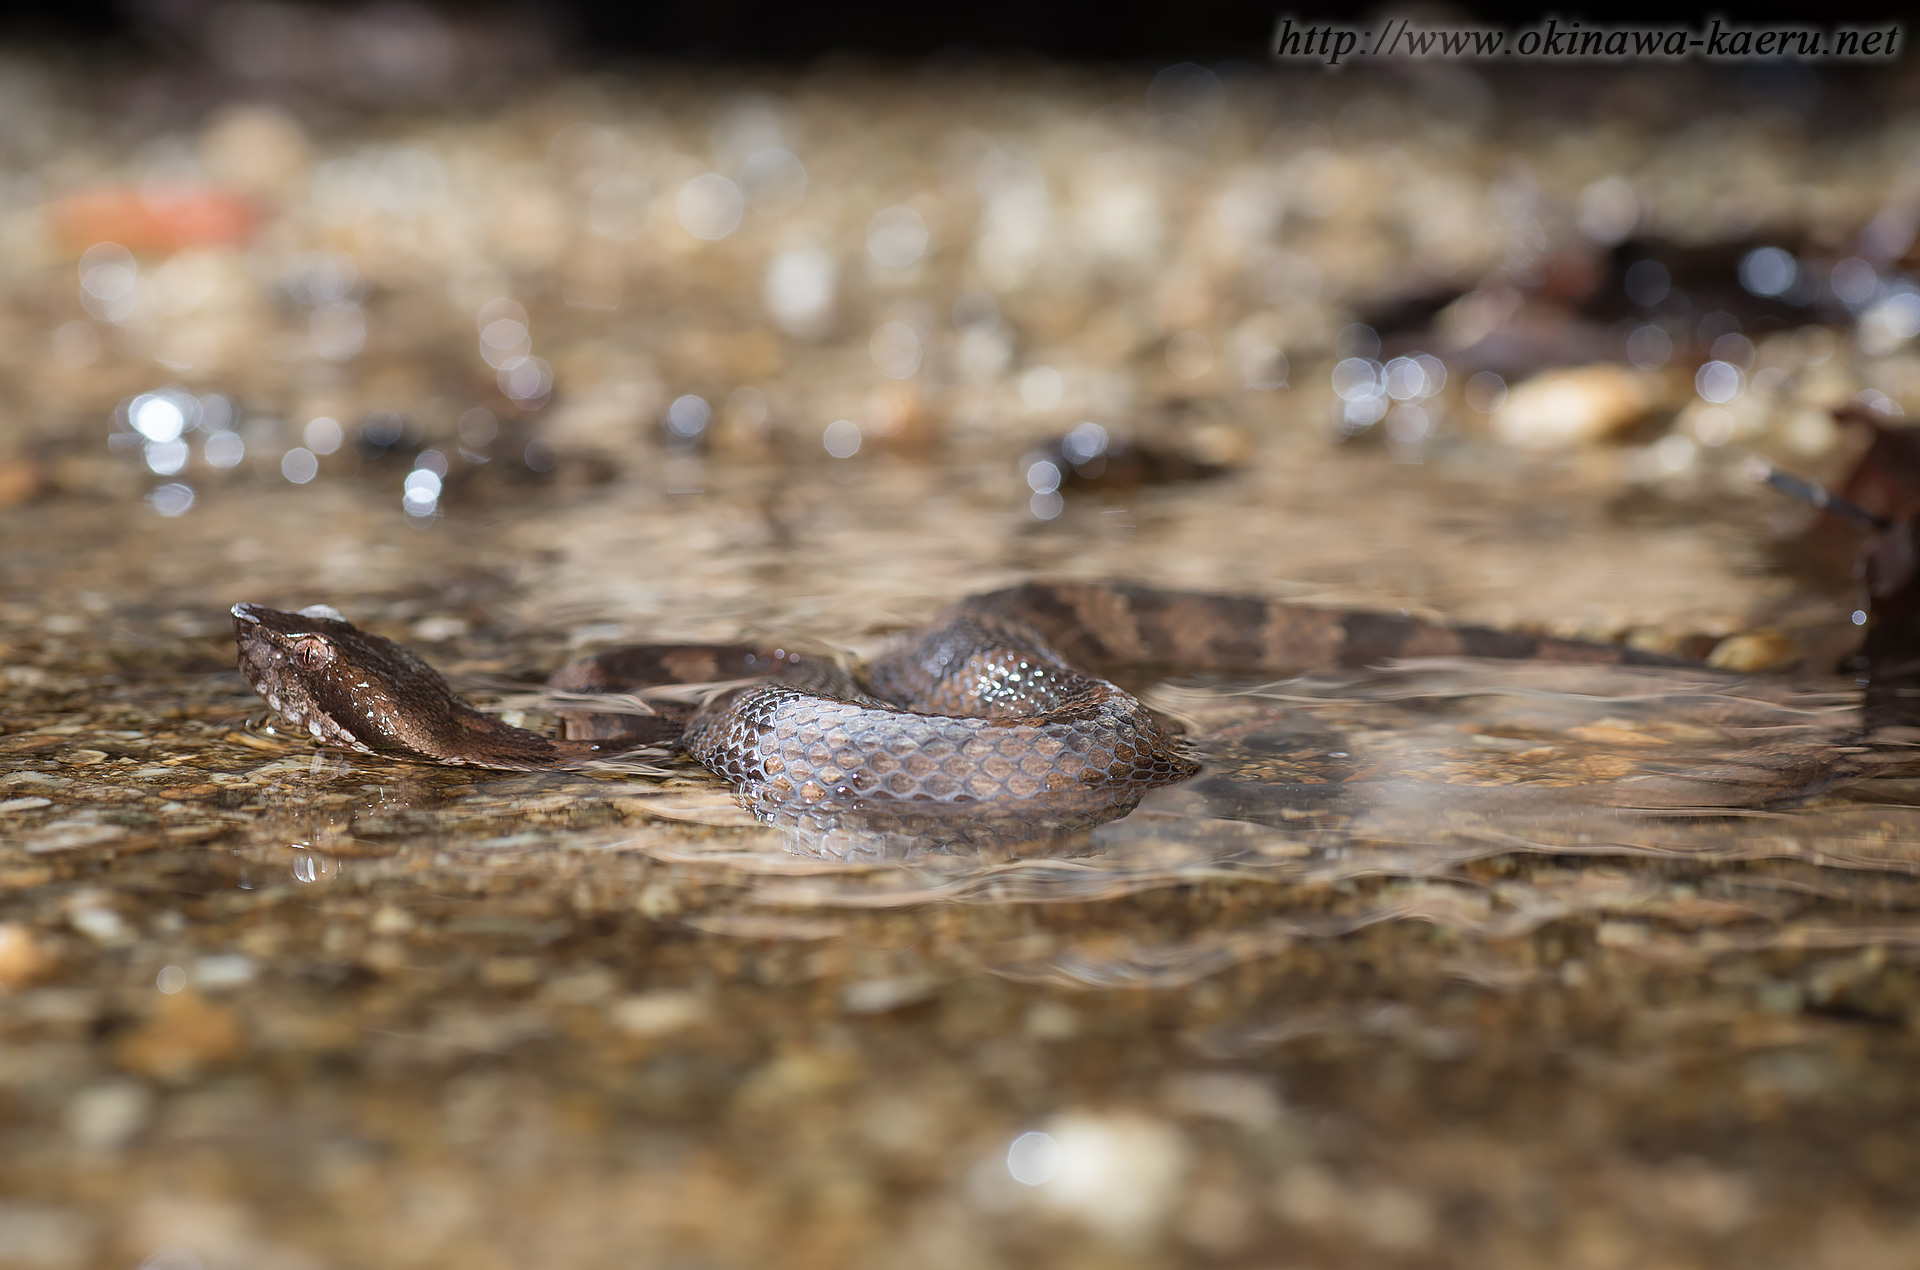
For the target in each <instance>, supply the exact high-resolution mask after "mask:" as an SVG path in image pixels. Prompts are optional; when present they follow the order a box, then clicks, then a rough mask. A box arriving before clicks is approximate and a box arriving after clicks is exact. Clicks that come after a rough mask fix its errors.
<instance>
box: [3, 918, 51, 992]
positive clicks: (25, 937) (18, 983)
mask: <svg viewBox="0 0 1920 1270" xmlns="http://www.w3.org/2000/svg"><path fill="white" fill-rule="evenodd" d="M50 962H51V958H49V957H48V956H47V954H46V952H45V950H43V949H42V948H41V947H40V945H39V943H38V942H37V941H36V940H35V939H34V937H33V933H32V932H31V931H29V930H28V929H27V928H26V927H25V926H22V925H20V924H19V923H18V922H0V987H4V988H6V989H8V990H9V991H18V990H19V989H21V988H24V987H26V986H27V985H28V984H30V983H32V982H33V981H34V980H35V979H38V978H39V977H40V976H41V975H42V974H44V973H46V970H47V967H48V965H49V964H50Z"/></svg>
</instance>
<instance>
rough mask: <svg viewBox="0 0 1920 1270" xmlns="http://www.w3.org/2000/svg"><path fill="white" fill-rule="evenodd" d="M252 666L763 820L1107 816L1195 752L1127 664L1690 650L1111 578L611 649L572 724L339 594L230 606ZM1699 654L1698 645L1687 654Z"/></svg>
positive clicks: (458, 739) (558, 681)
mask: <svg viewBox="0 0 1920 1270" xmlns="http://www.w3.org/2000/svg"><path fill="white" fill-rule="evenodd" d="M232 614H233V623H234V632H235V637H236V641H237V643H238V648H239V667H240V670H241V672H242V674H243V676H244V677H245V679H246V681H247V683H248V684H249V685H250V686H251V687H252V688H253V689H254V691H255V692H257V693H258V694H259V695H260V696H261V697H262V698H263V699H264V700H265V701H266V703H267V705H268V706H269V707H270V708H271V709H272V710H273V711H274V712H275V713H276V714H277V715H279V716H280V718H281V719H283V720H284V721H285V722H286V723H288V724H290V725H291V726H292V727H293V728H295V729H298V730H301V731H304V732H306V733H308V734H309V735H311V736H312V738H313V739H314V740H315V741H317V742H319V743H321V744H322V745H329V744H331V745H336V746H340V747H343V748H346V749H350V750H354V751H357V752H359V753H362V754H368V755H377V756H382V757H385V758H389V759H397V760H402V761H412V762H420V763H436V764H446V765H453V766H465V767H477V768H491V769H498V770H506V771H540V770H565V769H569V768H579V767H582V766H586V765H589V764H592V763H594V762H596V761H600V760H606V759H609V758H614V757H617V756H618V755H620V754H622V753H624V752H628V751H632V750H635V749H636V748H637V747H643V746H654V747H659V746H663V745H665V746H669V747H678V749H679V750H681V751H683V752H684V753H685V754H686V755H687V756H689V757H690V758H692V759H693V760H694V761H695V762H697V763H699V764H701V765H703V766H704V767H706V768H707V769H708V770H710V771H711V772H713V773H714V774H715V775H717V776H719V777H720V778H722V779H723V780H725V781H726V782H727V783H728V784H729V785H731V786H732V787H733V789H734V790H735V792H736V793H737V794H738V795H739V796H740V798H741V799H742V801H743V802H744V803H745V805H746V806H747V807H748V808H749V809H750V810H753V811H754V812H755V813H756V814H758V815H760V816H762V818H773V817H776V816H779V815H783V814H784V815H791V814H793V813H795V812H804V811H808V810H818V809H823V808H834V807H838V808H867V809H872V810H880V811H893V812H938V811H941V810H965V811H972V812H975V813H980V812H986V813H994V812H998V813H1004V814H1008V815H1013V816H1024V817H1033V816H1040V815H1053V816H1056V817H1067V816H1073V815H1082V816H1086V815H1091V816H1094V817H1096V818H1106V817H1108V816H1110V815H1113V814H1121V813H1123V812H1124V811H1125V810H1128V809H1130V808H1131V807H1132V806H1134V805H1135V804H1136V803H1137V802H1138V801H1139V799H1140V798H1141V797H1142V796H1143V795H1144V794H1145V793H1146V792H1147V791H1148V790H1151V789H1154V788H1157V787H1160V786H1164V785H1170V784H1174V783H1176V782H1179V781H1182V780H1185V779H1187V778H1189V777H1191V776H1193V775H1194V774H1195V773H1196V772H1197V771H1198V770H1199V764H1198V763H1197V762H1196V761H1195V759H1194V757H1193V755H1192V754H1191V753H1190V751H1189V748H1188V745H1187V743H1186V739H1185V738H1184V737H1183V736H1182V735H1181V734H1180V732H1179V729H1178V727H1177V726H1176V725H1174V724H1171V723H1169V722H1167V721H1164V720H1162V719H1160V718H1158V717H1156V715H1155V714H1154V712H1153V711H1151V710H1150V709H1148V707H1147V706H1146V705H1145V704H1143V703H1142V702H1141V701H1140V700H1139V699H1138V698H1137V697H1135V696H1134V695H1133V694H1132V693H1130V692H1128V691H1127V690H1125V689H1124V688H1122V687H1121V686H1120V685H1119V684H1117V683H1116V682H1114V679H1115V678H1116V677H1121V676H1127V675H1132V676H1135V677H1139V676H1143V675H1152V674H1155V673H1161V674H1165V673H1194V672H1225V673H1235V674H1255V675H1260V676H1263V677H1274V678H1277V677H1282V676H1288V675H1295V674H1302V673H1308V672H1314V671H1323V670H1339V669H1355V668H1363V667H1369V666H1375V665H1379V664H1381V663H1384V662H1388V661H1391V660H1394V659H1400V658H1410V657H1448V656H1453V657H1486V658H1537V659H1545V660H1552V661H1561V662H1576V663H1587V664H1615V665H1649V664H1653V665H1667V666H1671V665H1674V664H1676V659H1674V658H1671V657H1667V656H1663V655H1660V654H1655V653H1650V652H1644V651H1642V650H1639V649H1636V648H1633V647H1629V646H1626V645H1621V644H1600V643H1587V642H1582V641H1578V640H1568V639H1559V638H1554V637H1551V636H1546V635H1539V634H1533V633H1528V632H1524V631H1512V630H1500V629H1494V628H1488V627H1481V626H1470V625H1453V624H1448V623H1445V622H1437V621H1431V620H1427V619H1424V618H1421V617H1417V616H1409V615H1406V614H1404V613H1401V614H1393V613H1377V612H1362V611H1351V610H1340V609H1331V608H1321V607H1315V606H1312V605H1306V604H1301V603H1297V602H1288V601H1282V600H1274V599H1268V598H1263V597H1259V596H1247V595H1222V594H1210V593H1204V592H1195V591H1182V590H1173V589H1166V588H1159V587H1152V586H1144V585H1136V584H1130V583H1119V582H1047V581H1033V582H1027V583H1024V584H1022V585H1019V586H1014V587H1010V588H1007V589H1003V590H998V591H992V592H988V593H986V594H982V595H975V596H971V597H968V598H966V599H963V600H960V601H958V602H957V603H954V604H952V605H951V606H950V607H948V608H947V609H946V610H945V611H944V612H943V613H941V614H940V615H939V616H938V617H937V618H935V620H934V621H933V622H932V623H930V624H929V625H928V626H927V627H926V628H924V629H923V630H921V631H919V632H918V633H917V634H915V635H912V636H910V637H908V638H906V639H903V640H900V641H898V642H897V643H896V644H895V645H894V646H893V647H892V648H890V649H889V650H888V651H886V652H884V653H883V654H881V655H880V656H878V657H876V658H874V659H872V660H871V661H870V662H869V663H868V664H866V665H865V666H864V667H859V666H848V665H845V664H842V663H841V662H839V661H838V660H836V659H834V658H831V657H823V656H814V655H806V654H802V653H799V652H795V651H790V650H788V649H787V648H785V647H779V646H774V647H767V646H760V645H750V644H705V645H696V644H678V645H675V644H652V645H627V646H620V647H614V648H608V649H605V650H602V651H600V652H597V653H592V654H589V655H587V656H585V657H582V658H580V659H578V660H576V661H574V662H571V663H569V664H568V665H566V666H564V667H562V668H561V669H560V670H559V671H557V672H555V673H554V674H553V676H552V677H551V678H549V680H548V681H547V687H548V688H549V689H551V690H553V691H555V692H557V693H564V694H568V699H569V700H571V701H574V702H576V703H577V702H580V701H583V700H584V701H587V702H589V706H588V708H584V709H583V708H577V707H576V708H574V709H572V710H563V711H559V712H558V713H561V714H562V715H563V716H565V717H566V724H567V726H566V735H564V736H560V737H551V736H547V735H545V734H543V733H540V732H536V731H533V730H530V729H527V728H521V727H516V726H513V725H511V724H509V723H507V722H505V721H504V720H502V719H500V718H499V717H497V716H495V715H490V714H486V713H483V712H481V711H480V710H477V709H475V708H474V707H473V706H472V705H470V704H468V703H467V702H466V701H464V700H462V699H461V698H460V697H459V696H458V695H457V694H456V693H455V692H454V691H453V690H452V689H451V688H450V687H449V686H448V684H447V682H446V680H445V679H444V678H443V677H442V676H441V675H440V674H439V673H438V672H437V671H435V670H434V669H433V668H432V667H431V666H430V665H429V664H428V663H427V662H426V661H425V660H423V659H422V658H421V657H420V656H419V655H418V654H417V653H415V652H413V651H412V650H411V649H408V648H406V647H405V646H403V645H401V644H398V643H395V642H394V641H392V640H390V639H387V638H385V637H384V636H381V635H378V634H374V633H372V632H370V631H364V630H361V629H359V628H358V627H356V626H354V625H353V624H352V623H351V622H349V621H347V620H346V618H345V617H344V616H343V615H342V614H341V613H340V612H339V611H338V610H336V609H334V608H332V607H330V606H327V605H313V606H309V607H307V608H303V609H299V610H294V611H288V610H281V609H274V608H269V607H267V606H265V605H260V604H251V603H242V604H236V605H234V606H233V609H232ZM1687 664H1691V663H1687ZM688 682H704V683H711V684H718V685H720V686H719V688H718V689H717V690H716V691H714V692H711V693H709V694H708V695H707V697H706V699H705V700H703V701H700V702H699V703H698V704H694V705H686V706H682V707H679V708H677V709H676V708H673V707H671V706H663V707H661V708H659V709H657V710H656V712H655V713H654V714H652V715H639V716H636V715H633V714H630V713H624V714H623V713H618V712H610V711H604V710H603V711H595V710H593V709H592V708H591V706H590V703H591V698H592V696H593V695H595V694H609V693H633V692H636V691H641V690H644V689H647V688H649V687H655V686H658V685H663V684H673V683H688Z"/></svg>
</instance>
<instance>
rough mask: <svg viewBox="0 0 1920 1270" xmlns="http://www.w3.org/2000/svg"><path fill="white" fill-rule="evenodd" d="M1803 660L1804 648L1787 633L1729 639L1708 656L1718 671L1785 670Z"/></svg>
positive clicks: (1747, 634) (1751, 633) (1761, 632)
mask: <svg viewBox="0 0 1920 1270" xmlns="http://www.w3.org/2000/svg"><path fill="white" fill-rule="evenodd" d="M1799 660H1800V645H1799V644H1798V643H1796V642H1795V641H1794V639H1793V637H1792V636H1790V635H1788V634H1787V633H1786V632H1784V631H1777V630H1771V629H1768V630H1758V631H1745V632H1742V633H1741V634H1739V635H1729V636H1727V638H1725V639H1723V640H1721V641H1720V642H1719V643H1718V644H1715V645H1714V646H1713V651H1712V652H1710V653H1708V654H1707V665H1709V666H1712V667H1713V668H1714V669H1715V670H1741V671H1758V670H1781V669H1784V668H1785V667H1787V666H1789V665H1791V664H1793V663H1794V662H1796V661H1799Z"/></svg>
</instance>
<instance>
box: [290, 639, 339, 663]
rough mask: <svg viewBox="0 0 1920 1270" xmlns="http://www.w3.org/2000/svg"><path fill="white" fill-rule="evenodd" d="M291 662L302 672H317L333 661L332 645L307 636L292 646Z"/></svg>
mask: <svg viewBox="0 0 1920 1270" xmlns="http://www.w3.org/2000/svg"><path fill="white" fill-rule="evenodd" d="M293 660H294V661H295V662H297V663H298V664H299V666H300V669H302V670H319V669H321V668H322V667H324V666H325V665H326V664H327V663H328V662H331V661H332V660H333V645H331V644H329V643H327V641H326V640H324V639H321V638H319V637H318V636H314V635H309V636H307V637H306V638H305V639H303V640H301V641H300V642H299V643H297V644H295V645H294V646H293Z"/></svg>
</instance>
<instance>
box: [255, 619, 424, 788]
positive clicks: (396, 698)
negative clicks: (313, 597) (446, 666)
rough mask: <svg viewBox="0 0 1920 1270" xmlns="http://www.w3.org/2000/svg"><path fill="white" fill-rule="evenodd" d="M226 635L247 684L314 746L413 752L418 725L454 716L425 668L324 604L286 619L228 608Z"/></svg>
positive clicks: (421, 663)
mask: <svg viewBox="0 0 1920 1270" xmlns="http://www.w3.org/2000/svg"><path fill="white" fill-rule="evenodd" d="M233 633H234V638H235V640H236V641H237V642H238V643H239V646H240V673H241V674H243V675H245V676H246V680H247V683H248V684H249V685H251V686H252V688H253V690H254V691H255V692H257V693H259V694H260V695H261V696H262V697H263V698H265V699H266V703H267V704H268V705H269V706H271V707H273V710H274V712H275V713H276V714H278V715H280V717H281V718H283V719H285V720H286V721H287V722H289V723H291V724H293V725H294V726H295V727H299V728H305V729H306V730H307V731H308V732H309V733H311V734H312V735H313V738H314V740H316V741H330V742H333V743H335V744H338V745H345V746H349V747H351V748H353V749H356V750H361V751H365V752H375V751H385V752H393V751H401V752H409V751H410V752H418V750H419V746H418V744H417V738H415V737H413V736H412V735H411V733H412V731H414V730H415V729H416V728H417V726H418V721H419V720H421V719H423V718H424V719H432V718H434V717H435V716H437V715H443V714H445V713H446V712H448V711H450V710H454V709H457V708H461V707H460V705H459V703H458V701H457V699H456V698H454V696H453V694H452V692H451V691H450V690H449V689H448V688H447V685H446V681H445V680H443V679H441V678H440V676H439V675H438V674H437V673H435V671H434V669H433V667H431V666H429V665H427V664H426V663H425V662H424V661H421V660H420V659H419V658H418V657H416V656H415V655H414V654H413V653H411V652H409V651H408V650H407V649H405V648H402V647H401V646H400V645H398V644H396V643H394V642H393V641H392V640H390V639H385V638H382V637H381V636H379V635H373V634H370V633H368V632H366V631H363V630H360V629H359V628H358V627H356V626H354V625H353V624H352V623H351V622H349V621H347V620H346V618H344V617H342V616H341V615H340V612H339V610H337V609H334V608H331V607H329V606H327V605H324V604H315V605H312V606H310V607H308V608H304V609H301V610H299V611H298V612H294V613H289V612H286V611H284V610H281V609H270V608H267V607H266V606H265V605H262V604H236V605H234V606H233Z"/></svg>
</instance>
